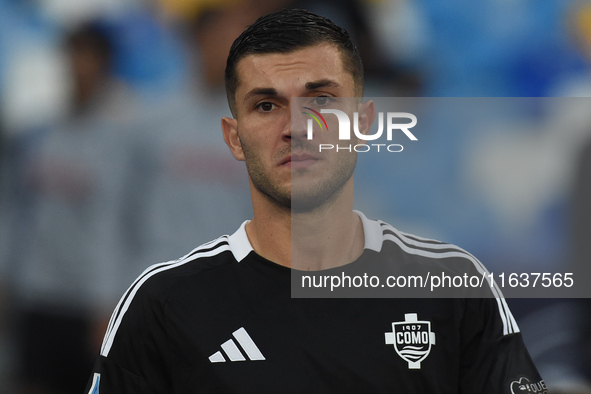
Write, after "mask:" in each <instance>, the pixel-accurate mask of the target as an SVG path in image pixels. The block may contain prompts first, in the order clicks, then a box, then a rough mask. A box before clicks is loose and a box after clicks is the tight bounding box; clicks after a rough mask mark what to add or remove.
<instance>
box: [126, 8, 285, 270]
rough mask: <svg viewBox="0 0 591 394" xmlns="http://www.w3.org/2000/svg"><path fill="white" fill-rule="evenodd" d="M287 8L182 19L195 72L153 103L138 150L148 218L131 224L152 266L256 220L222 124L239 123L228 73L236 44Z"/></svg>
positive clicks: (205, 11)
mask: <svg viewBox="0 0 591 394" xmlns="http://www.w3.org/2000/svg"><path fill="white" fill-rule="evenodd" d="M281 4H282V2H281V1H279V2H278V1H273V2H271V1H222V2H218V3H217V4H214V5H211V6H208V7H205V8H200V9H199V10H198V12H197V13H195V11H190V10H186V11H185V12H186V13H185V14H183V15H178V16H177V17H178V18H179V19H180V20H181V21H182V22H183V23H182V26H183V27H184V33H185V35H184V37H185V38H186V41H185V45H186V47H187V52H188V53H189V54H190V60H191V72H190V75H189V77H188V81H187V83H186V84H185V86H184V87H183V89H181V90H180V91H178V92H175V93H174V94H173V95H168V96H164V97H162V98H161V99H160V100H158V101H157V102H155V103H153V105H154V110H153V114H152V116H150V117H149V120H148V122H146V125H145V127H144V130H143V132H142V134H141V138H140V139H139V140H140V142H138V144H137V145H136V149H135V153H134V157H135V159H136V168H141V171H138V178H137V180H136V181H135V183H136V184H137V185H138V187H137V189H136V192H137V193H138V194H139V195H141V198H142V203H141V205H142V207H141V209H142V213H141V214H140V215H136V216H135V221H134V222H133V223H131V222H130V225H131V226H133V227H134V228H135V229H137V231H132V232H131V233H135V234H139V237H138V238H137V239H135V240H134V241H133V244H134V245H135V250H137V251H138V255H140V256H142V258H141V260H142V261H143V262H145V263H146V264H151V263H157V262H161V261H167V260H170V259H173V258H177V257H180V256H178V254H179V251H186V252H187V253H188V252H189V251H190V250H192V249H193V248H195V247H197V246H199V245H200V244H202V243H204V242H207V241H210V240H212V239H214V238H217V237H218V236H219V235H220V234H228V233H230V232H232V231H234V229H235V228H236V227H237V226H239V225H240V224H241V223H242V222H243V221H244V220H246V219H248V218H250V217H251V216H252V208H251V206H250V203H249V201H248V199H247V198H245V196H247V195H248V183H247V182H246V179H247V177H246V172H245V168H244V165H243V163H240V162H237V161H236V160H234V158H233V157H232V155H231V154H230V152H229V150H228V147H227V146H226V144H225V142H224V139H223V135H222V130H221V124H220V122H221V118H222V117H223V116H231V114H230V113H229V110H228V105H227V101H226V93H225V89H224V69H225V62H226V58H227V55H228V51H229V48H230V45H231V43H232V42H233V40H234V38H235V37H236V36H238V35H239V34H240V32H241V31H242V30H243V29H244V27H245V26H247V25H249V24H251V23H252V22H254V21H255V20H256V18H257V17H258V16H260V15H262V14H264V13H266V12H268V11H270V10H272V9H274V8H275V7H279V6H281Z"/></svg>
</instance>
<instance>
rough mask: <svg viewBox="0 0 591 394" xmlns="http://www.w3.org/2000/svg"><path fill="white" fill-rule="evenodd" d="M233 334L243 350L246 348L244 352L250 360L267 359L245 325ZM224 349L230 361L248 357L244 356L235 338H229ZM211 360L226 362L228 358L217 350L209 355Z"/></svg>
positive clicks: (223, 346)
mask: <svg viewBox="0 0 591 394" xmlns="http://www.w3.org/2000/svg"><path fill="white" fill-rule="evenodd" d="M232 335H233V336H234V338H235V339H236V341H237V342H238V343H239V344H240V346H241V347H242V350H244V353H246V355H247V356H248V359H249V360H251V361H258V360H264V359H265V356H263V353H261V351H260V350H259V348H258V347H257V345H255V343H254V341H253V340H252V338H251V337H250V335H248V333H247V332H246V330H245V329H244V327H240V328H239V329H237V330H236V331H234V332H233V333H232ZM222 350H223V351H224V353H225V354H226V356H228V358H229V359H230V361H245V360H246V358H245V357H244V355H243V354H242V352H241V351H240V349H239V348H238V346H237V345H236V342H234V340H233V339H228V340H227V341H226V342H224V343H222ZM209 361H210V362H212V363H225V362H226V358H225V357H224V355H223V354H222V352H221V351H217V352H215V353H214V354H212V355H211V356H209Z"/></svg>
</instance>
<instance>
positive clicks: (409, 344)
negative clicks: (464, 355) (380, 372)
mask: <svg viewBox="0 0 591 394" xmlns="http://www.w3.org/2000/svg"><path fill="white" fill-rule="evenodd" d="M404 319H405V320H404V321H403V322H398V323H392V332H387V333H386V344H387V345H394V349H395V350H396V353H398V355H399V356H400V357H402V359H403V360H404V361H406V362H408V368H409V369H420V368H421V362H422V361H423V360H424V359H426V358H427V356H428V355H429V353H430V352H431V346H432V345H435V333H433V332H431V322H429V321H419V320H418V317H417V314H416V313H407V314H405V315H404Z"/></svg>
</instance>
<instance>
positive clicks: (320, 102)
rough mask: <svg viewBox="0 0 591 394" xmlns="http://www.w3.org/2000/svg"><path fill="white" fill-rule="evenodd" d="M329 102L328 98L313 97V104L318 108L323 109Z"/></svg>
mask: <svg viewBox="0 0 591 394" xmlns="http://www.w3.org/2000/svg"><path fill="white" fill-rule="evenodd" d="M329 102H330V97H328V96H318V97H314V100H313V104H314V105H317V106H319V107H323V106H325V105H327V104H328V103H329Z"/></svg>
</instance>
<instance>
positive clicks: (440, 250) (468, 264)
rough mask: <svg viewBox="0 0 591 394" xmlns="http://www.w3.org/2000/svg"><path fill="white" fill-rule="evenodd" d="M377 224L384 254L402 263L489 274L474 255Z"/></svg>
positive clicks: (446, 244) (445, 244) (443, 243)
mask: <svg viewBox="0 0 591 394" xmlns="http://www.w3.org/2000/svg"><path fill="white" fill-rule="evenodd" d="M376 222H377V223H379V226H380V230H381V237H382V248H381V250H380V253H381V254H387V255H394V256H396V258H397V259H398V260H400V259H402V260H403V261H405V262H407V263H409V264H418V265H424V266H426V267H432V266H437V267H441V268H447V269H450V270H452V271H455V270H457V269H460V270H462V271H463V270H465V269H469V270H470V271H474V270H475V271H477V272H479V273H484V272H487V270H486V267H485V266H484V265H483V264H482V263H481V262H480V261H479V260H478V259H477V258H476V257H475V256H474V255H472V254H471V253H470V252H468V251H467V250H465V249H463V248H461V247H459V246H457V245H455V244H452V243H448V242H444V241H440V240H437V239H433V238H427V237H422V236H419V235H415V234H411V233H407V232H404V231H401V230H399V229H397V228H396V227H394V226H392V225H391V224H389V223H386V222H384V221H380V220H378V221H376Z"/></svg>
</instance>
